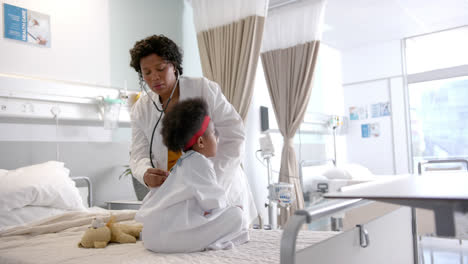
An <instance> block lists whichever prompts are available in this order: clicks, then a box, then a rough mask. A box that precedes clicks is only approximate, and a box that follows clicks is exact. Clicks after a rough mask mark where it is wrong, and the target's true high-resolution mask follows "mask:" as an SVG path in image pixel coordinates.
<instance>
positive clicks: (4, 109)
mask: <svg viewBox="0 0 468 264" xmlns="http://www.w3.org/2000/svg"><path fill="white" fill-rule="evenodd" d="M7 108H8V107H7V106H6V105H0V111H6V110H7Z"/></svg>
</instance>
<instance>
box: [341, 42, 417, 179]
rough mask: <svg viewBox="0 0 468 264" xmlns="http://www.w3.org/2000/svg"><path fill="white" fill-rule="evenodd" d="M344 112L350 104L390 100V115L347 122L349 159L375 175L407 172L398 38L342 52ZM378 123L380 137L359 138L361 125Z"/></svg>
mask: <svg viewBox="0 0 468 264" xmlns="http://www.w3.org/2000/svg"><path fill="white" fill-rule="evenodd" d="M342 57H343V64H342V65H343V68H342V69H343V83H344V90H345V100H344V101H345V111H346V115H348V116H349V107H351V106H370V105H371V104H374V103H379V102H390V103H391V108H392V115H391V116H388V117H379V118H372V117H371V112H370V108H368V110H369V117H368V118H367V119H365V120H355V121H350V127H349V133H348V135H347V136H346V140H347V143H348V150H347V154H348V161H349V162H353V163H359V164H361V165H364V166H366V167H368V168H369V169H370V170H371V171H372V172H373V173H376V174H394V173H396V174H401V173H408V172H409V167H408V151H407V149H408V144H407V132H406V131H407V130H406V110H405V90H404V85H403V77H402V75H403V74H402V56H401V45H400V41H399V40H396V41H390V42H385V43H377V44H375V45H371V46H365V47H360V48H356V49H350V50H344V51H342ZM366 123H379V124H380V136H379V137H375V138H373V137H371V138H362V137H361V125H362V124H366Z"/></svg>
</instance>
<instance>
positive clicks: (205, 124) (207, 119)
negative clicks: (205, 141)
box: [184, 116, 210, 151]
mask: <svg viewBox="0 0 468 264" xmlns="http://www.w3.org/2000/svg"><path fill="white" fill-rule="evenodd" d="M209 124H210V117H209V116H205V119H204V120H203V123H202V125H201V128H200V130H198V131H197V133H195V135H193V137H192V138H191V139H190V140H189V141H188V142H187V144H186V145H185V147H184V151H185V150H187V149H189V148H190V147H192V146H193V145H194V144H195V142H197V139H198V138H199V137H201V136H202V135H203V134H204V133H205V131H206V129H207V128H208V125H209Z"/></svg>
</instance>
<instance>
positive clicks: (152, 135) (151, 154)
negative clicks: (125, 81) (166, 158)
mask: <svg viewBox="0 0 468 264" xmlns="http://www.w3.org/2000/svg"><path fill="white" fill-rule="evenodd" d="M178 83H179V71H178V70H177V79H176V83H175V84H174V87H172V92H171V95H170V96H169V98H168V99H167V101H166V105H165V106H164V107H163V109H160V108H159V107H158V105H157V104H156V102H155V101H154V100H153V98H151V96H150V95H149V93H148V90H146V87H145V85H144V81H143V80H141V84H140V87H141V88H143V90H145V92H146V95H147V96H148V97H149V99H150V100H151V102H153V105H154V107H155V108H156V110H157V111H158V112H159V118H158V121H157V122H156V125H154V128H153V133H151V141H150V148H149V158H150V162H151V166H152V167H153V168H156V167H155V166H154V164H153V140H154V132H155V131H156V128H157V127H158V125H159V122H160V121H161V118H162V116H163V115H164V112H165V111H166V109H167V107H168V106H169V103H170V102H171V100H172V96H173V95H174V91H175V89H176V88H177V84H178Z"/></svg>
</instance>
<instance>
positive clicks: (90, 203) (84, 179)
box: [70, 176, 94, 207]
mask: <svg viewBox="0 0 468 264" xmlns="http://www.w3.org/2000/svg"><path fill="white" fill-rule="evenodd" d="M70 178H71V179H72V180H74V181H75V182H76V186H77V187H79V186H82V185H81V184H82V183H83V182H84V183H85V184H86V187H87V188H88V206H89V207H93V205H94V204H93V202H94V201H93V184H92V182H91V180H90V179H89V178H88V177H85V176H76V177H70Z"/></svg>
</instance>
